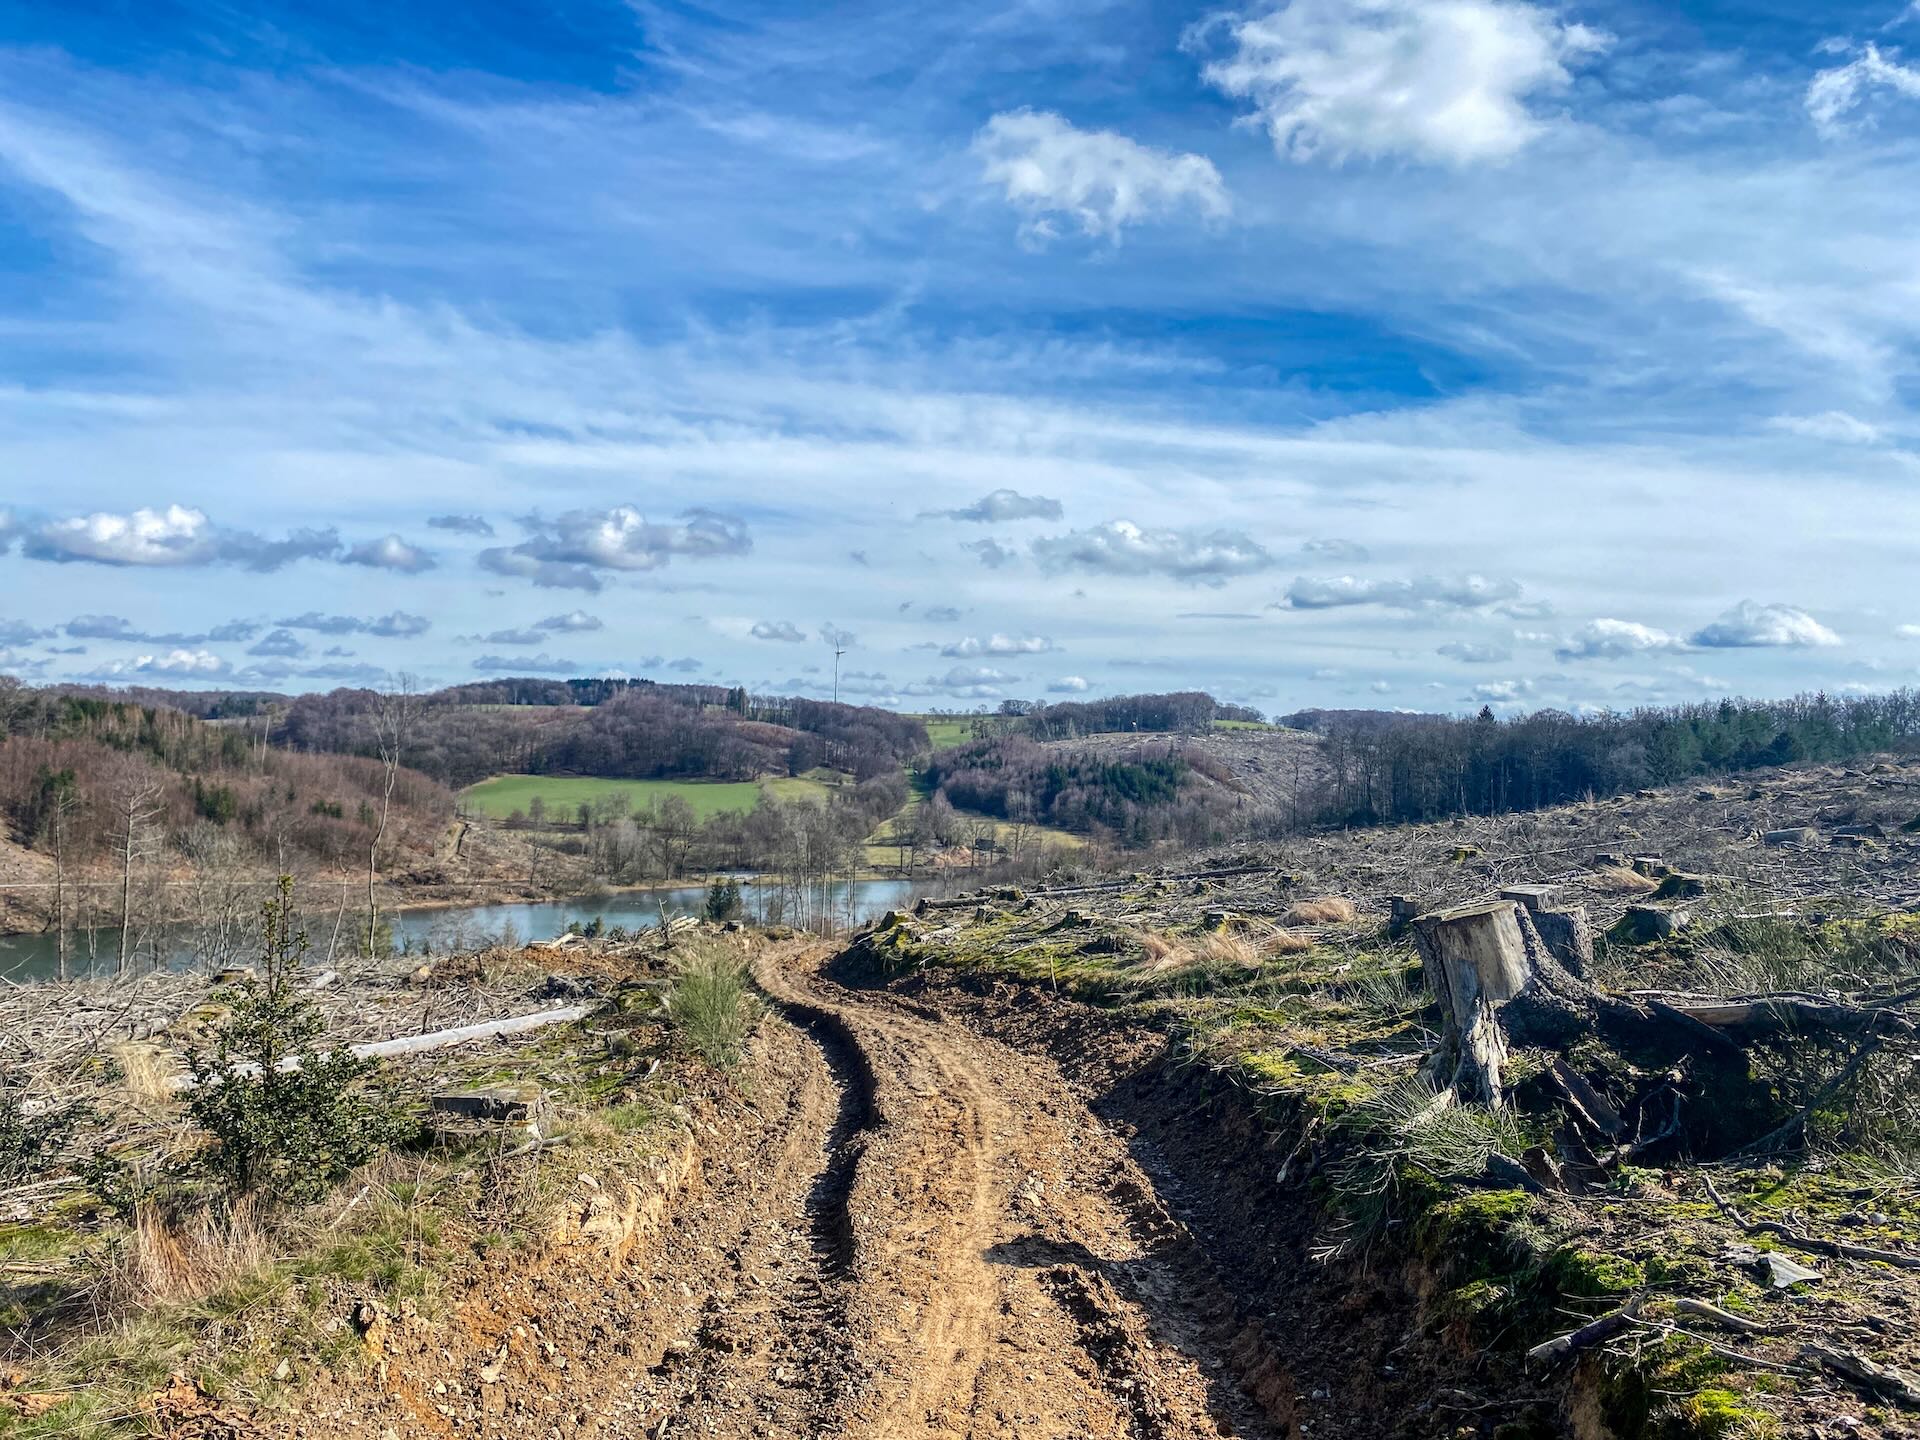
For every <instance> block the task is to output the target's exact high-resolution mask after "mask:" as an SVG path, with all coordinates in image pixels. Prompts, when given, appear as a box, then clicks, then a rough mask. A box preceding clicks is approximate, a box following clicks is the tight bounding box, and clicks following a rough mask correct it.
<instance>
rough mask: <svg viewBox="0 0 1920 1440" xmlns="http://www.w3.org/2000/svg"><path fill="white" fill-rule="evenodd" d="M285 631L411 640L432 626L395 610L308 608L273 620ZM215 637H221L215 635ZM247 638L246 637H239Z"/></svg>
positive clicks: (427, 621) (423, 620)
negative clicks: (365, 613) (368, 614)
mask: <svg viewBox="0 0 1920 1440" xmlns="http://www.w3.org/2000/svg"><path fill="white" fill-rule="evenodd" d="M273 623H274V624H275V625H278V626H280V627H281V628H282V629H285V630H311V631H313V632H314V633H316V634H319V635H378V636H380V637H381V638H382V639H387V640H412V639H414V638H415V637H416V636H420V635H424V634H426V633H427V631H429V630H431V629H432V628H433V622H432V621H431V620H429V619H427V617H426V616H424V615H411V614H409V613H408V612H406V611H405V610H392V611H389V612H388V613H387V614H385V615H377V616H375V617H374V618H373V619H371V620H363V619H361V618H360V617H359V616H357V615H323V614H321V613H320V612H319V611H318V610H309V611H307V612H306V613H305V614H303V615H288V616H286V617H284V618H282V619H279V620H276V621H274V622H273ZM215 638H220V637H219V636H217V635H216V637H215ZM239 638H243V639H244V638H247V637H244V636H243V637H239Z"/></svg>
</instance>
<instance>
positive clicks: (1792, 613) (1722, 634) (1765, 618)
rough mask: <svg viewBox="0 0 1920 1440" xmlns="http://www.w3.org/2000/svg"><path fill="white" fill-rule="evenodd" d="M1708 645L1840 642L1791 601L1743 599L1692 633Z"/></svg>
mask: <svg viewBox="0 0 1920 1440" xmlns="http://www.w3.org/2000/svg"><path fill="white" fill-rule="evenodd" d="M1692 640H1693V643H1694V644H1695V645H1700V646H1704V647H1706V648H1708V649H1714V650H1719V649H1736V648H1744V647H1748V646H1754V647H1773V646H1781V647H1788V648H1793V649H1800V648H1805V647H1810V646H1831V645H1838V644H1840V637H1839V636H1838V635H1836V634H1834V633H1833V631H1831V630H1829V629H1828V628H1827V627H1826V626H1824V625H1822V624H1821V623H1820V622H1819V621H1818V620H1816V619H1814V618H1813V616H1811V615H1809V614H1808V613H1807V612H1806V611H1804V610H1798V609H1795V608H1794V607H1793V606H1791V605H1756V604H1755V603H1754V602H1753V601H1751V600H1742V601H1741V602H1740V603H1739V604H1738V605H1736V606H1734V607H1733V609H1731V610H1729V611H1727V613H1726V614H1724V615H1722V616H1721V617H1720V618H1719V619H1718V620H1716V621H1714V622H1713V623H1712V624H1711V625H1708V626H1706V627H1705V628H1704V629H1700V630H1696V631H1695V632H1694V633H1693V636H1692Z"/></svg>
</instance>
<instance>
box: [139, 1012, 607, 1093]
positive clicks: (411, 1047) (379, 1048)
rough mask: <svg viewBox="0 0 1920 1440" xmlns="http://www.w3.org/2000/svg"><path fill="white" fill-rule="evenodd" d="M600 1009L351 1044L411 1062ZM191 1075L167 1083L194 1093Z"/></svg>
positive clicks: (236, 1071) (291, 1060)
mask: <svg viewBox="0 0 1920 1440" xmlns="http://www.w3.org/2000/svg"><path fill="white" fill-rule="evenodd" d="M598 1008H599V1006H598V1004H589V1005H564V1006H562V1007H560V1008H559V1009H557V1010H538V1011H535V1012H534V1013H533V1014H531V1015H510V1016H508V1017H507V1018H506V1019H504V1020H482V1021H479V1022H477V1023H475V1024H472V1025H456V1026H454V1027H453V1028H452V1029H451V1030H434V1031H430V1032H429V1033H427V1034H425V1035H400V1036H396V1037H395V1038H393V1039H391V1040H372V1041H368V1042H366V1043H364V1044H360V1045H349V1046H348V1047H347V1050H348V1052H349V1053H351V1054H354V1055H358V1056H360V1057H361V1058H362V1059H368V1060H396V1059H407V1058H411V1057H412V1056H415V1055H425V1054H427V1053H429V1052H430V1051H434V1050H446V1049H449V1048H450V1047H452V1046H455V1045H464V1044H466V1042H467V1041H469V1040H492V1039H494V1038H496V1037H498V1036H505V1035H521V1034H524V1033H525V1032H527V1031H529V1030H538V1029H541V1028H542V1027H544V1026H547V1025H564V1024H566V1023H567V1022H568V1021H570V1020H580V1019H584V1018H585V1017H586V1016H588V1015H591V1014H592V1013H593V1012H594V1011H595V1010H597V1009H598ZM280 1068H281V1069H282V1070H298V1069H299V1068H300V1057H299V1056H298V1055H289V1056H288V1057H287V1058H286V1059H285V1060H283V1061H281V1062H280ZM227 1073H228V1074H230V1075H234V1076H251V1075H258V1074H259V1073H260V1067H259V1066H257V1065H251V1064H243V1065H235V1066H233V1067H232V1069H231V1070H230V1071H228V1072H227ZM195 1083H196V1082H195V1080H194V1078H193V1076H191V1075H176V1076H174V1077H173V1078H172V1079H171V1080H169V1081H168V1082H167V1087H168V1088H169V1089H172V1090H191V1089H193V1087H194V1085H195Z"/></svg>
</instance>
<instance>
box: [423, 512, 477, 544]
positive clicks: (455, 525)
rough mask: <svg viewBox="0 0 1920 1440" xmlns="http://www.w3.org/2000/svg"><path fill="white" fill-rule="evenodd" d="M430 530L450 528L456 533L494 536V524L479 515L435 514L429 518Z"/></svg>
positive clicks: (428, 525)
mask: <svg viewBox="0 0 1920 1440" xmlns="http://www.w3.org/2000/svg"><path fill="white" fill-rule="evenodd" d="M427 528H428V529H430V530H448V531H451V532H452V533H453V534H455V535H478V536H480V537H482V538H483V539H488V540H491V539H492V538H493V526H492V525H491V524H489V523H488V522H487V520H486V519H485V518H484V517H483V516H479V515H434V516H430V517H429V518H428V520H427Z"/></svg>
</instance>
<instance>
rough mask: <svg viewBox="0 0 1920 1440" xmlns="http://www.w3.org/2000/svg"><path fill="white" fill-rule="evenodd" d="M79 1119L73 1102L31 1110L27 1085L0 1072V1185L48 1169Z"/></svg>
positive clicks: (25, 1178)
mask: <svg viewBox="0 0 1920 1440" xmlns="http://www.w3.org/2000/svg"><path fill="white" fill-rule="evenodd" d="M80 1118H81V1112H80V1111H79V1110H78V1109H77V1108H76V1107H74V1106H71V1105H50V1106H47V1107H46V1108H44V1109H41V1110H38V1111H35V1112H33V1113H29V1111H28V1109H27V1098H26V1087H25V1085H24V1084H22V1083H20V1082H18V1081H17V1080H15V1079H14V1077H12V1076H9V1075H5V1074H0V1184H11V1183H13V1182H15V1181H19V1180H29V1179H32V1178H33V1177H34V1176H36V1175H38V1174H40V1173H41V1172H42V1171H44V1170H45V1169H47V1168H48V1167H49V1166H50V1165H51V1164H52V1163H53V1161H54V1160H56V1159H57V1158H58V1157H59V1155H60V1152H61V1150H62V1149H63V1148H64V1147H65V1145H66V1143H67V1139H68V1137H69V1136H70V1135H71V1134H72V1133H73V1130H74V1127H75V1126H76V1125H77V1124H78V1123H79V1121H80Z"/></svg>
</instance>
